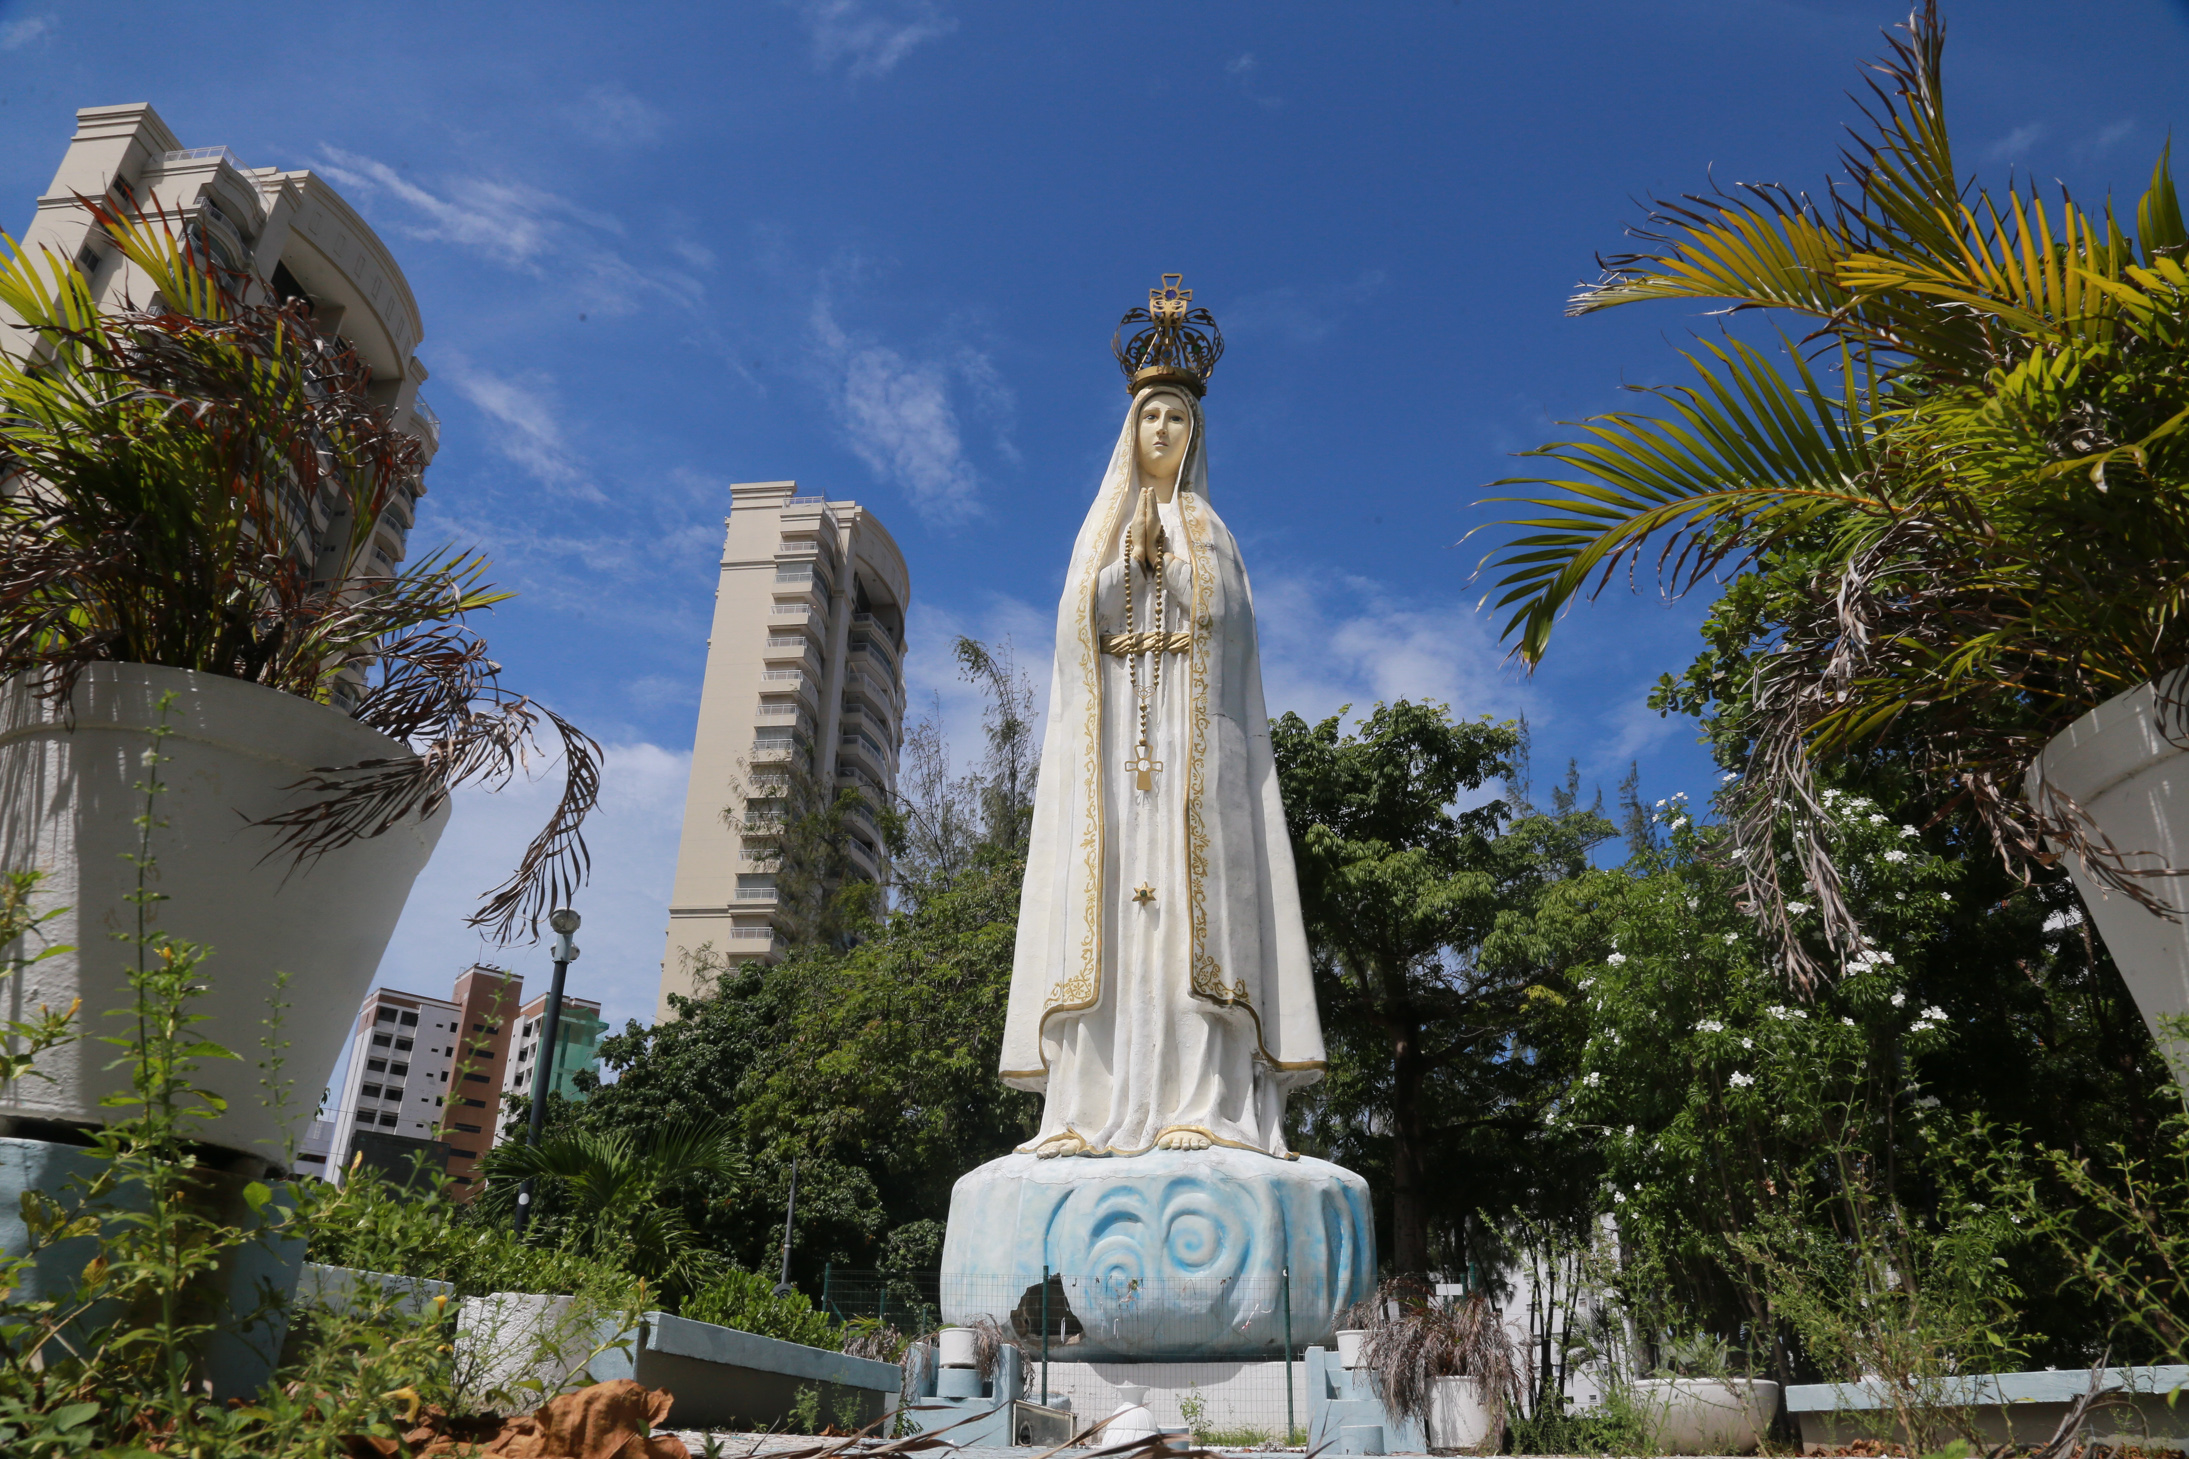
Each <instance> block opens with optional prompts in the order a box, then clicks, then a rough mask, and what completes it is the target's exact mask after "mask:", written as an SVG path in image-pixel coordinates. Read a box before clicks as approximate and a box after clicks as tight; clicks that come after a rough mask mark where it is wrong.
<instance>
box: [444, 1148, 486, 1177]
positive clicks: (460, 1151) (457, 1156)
mask: <svg viewBox="0 0 2189 1459" xmlns="http://www.w3.org/2000/svg"><path fill="white" fill-rule="evenodd" d="M478 1153H479V1152H478V1151H476V1150H466V1149H464V1148H463V1147H462V1146H461V1145H459V1146H457V1147H456V1148H455V1149H454V1150H451V1151H449V1152H448V1158H449V1159H451V1160H471V1159H474V1158H476V1157H477V1155H478ZM457 1179H459V1180H462V1179H463V1177H461V1176H458V1177H457ZM464 1183H465V1184H466V1185H469V1184H470V1182H469V1181H465V1182H464Z"/></svg>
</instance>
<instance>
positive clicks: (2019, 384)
mask: <svg viewBox="0 0 2189 1459" xmlns="http://www.w3.org/2000/svg"><path fill="white" fill-rule="evenodd" d="M1944 39H1945V32H1944V27H1943V25H1942V24H1941V22H1940V21H1939V19H1938V16H1937V13H1936V7H1935V5H1933V4H1931V3H1929V0H1926V3H1925V4H1924V5H1923V6H1922V8H1921V9H1920V10H1919V11H1918V12H1917V13H1916V15H1915V16H1914V17H1913V18H1912V19H1911V20H1910V22H1909V25H1908V27H1907V29H1906V31H1905V33H1904V35H1902V36H1900V37H1896V38H1894V39H1893V41H1892V49H1891V54H1890V55H1888V56H1887V57H1886V58H1885V59H1884V60H1882V61H1880V62H1879V63H1877V64H1876V66H1875V67H1874V68H1873V77H1874V87H1873V91H1874V94H1873V96H1872V97H1871V98H1870V100H1869V104H1868V108H1867V110H1866V112H1865V114H1864V117H1863V119H1862V121H1861V122H1860V123H1859V124H1858V125H1857V127H1856V129H1855V142H1854V146H1853V147H1852V148H1850V149H1849V150H1848V152H1847V153H1846V156H1847V159H1848V164H1849V175H1848V177H1847V178H1845V179H1844V180H1842V181H1838V182H1834V183H1833V184H1832V185H1831V187H1830V188H1829V190H1828V191H1826V192H1825V193H1824V194H1822V195H1821V196H1819V197H1810V196H1808V195H1803V194H1796V193H1794V192H1791V191H1789V190H1788V189H1785V188H1783V187H1777V186H1761V185H1742V186H1737V187H1735V188H1733V189H1731V190H1730V191H1717V192H1713V193H1711V194H1709V195H1707V196H1704V197H1701V198H1693V199H1685V200H1681V201H1678V202H1672V203H1661V204H1659V205H1658V207H1657V208H1656V209H1655V210H1654V212H1653V214H1652V217H1651V220H1650V224H1649V227H1648V229H1647V230H1646V232H1644V233H1643V234H1642V236H1643V237H1645V238H1646V239H1648V242H1647V243H1646V244H1645V245H1644V246H1643V247H1642V248H1641V249H1640V250H1639V251H1636V252H1633V253H1627V254H1622V255H1619V256H1617V257H1614V258H1613V259H1611V260H1609V267H1608V271H1607V272H1606V274H1605V276H1604V278H1603V279H1602V280H1601V281H1599V282H1598V283H1596V284H1594V285H1591V286H1589V287H1588V288H1585V289H1584V290H1582V291H1581V292H1580V294H1578V295H1577V296H1576V298H1575V300H1574V301H1573V308H1574V311H1575V312H1577V313H1579V312H1588V311H1591V310H1597V309H1604V308H1611V307H1615V306H1619V305H1624V304H1630V303H1635V302H1641V301H1648V300H1682V301H1696V302H1702V303H1706V304H1708V305H1710V306H1712V307H1713V308H1716V309H1719V310H1722V311H1726V312H1730V313H1741V312H1743V311H1759V312H1761V313H1762V314H1765V315H1768V316H1771V317H1772V318H1773V319H1774V321H1775V322H1778V323H1781V324H1782V325H1783V326H1784V327H1786V328H1788V329H1790V330H1792V331H1798V332H1799V338H1798V340H1797V339H1796V338H1794V337H1791V336H1788V335H1782V336H1780V337H1779V338H1778V339H1777V340H1775V341H1771V342H1769V343H1768V345H1767V347H1758V345H1756V344H1754V343H1751V342H1749V341H1747V340H1744V339H1741V338H1737V337H1736V338H1728V339H1727V340H1725V341H1723V342H1722V343H1714V342H1705V343H1703V344H1702V345H1700V346H1699V347H1698V348H1697V349H1696V350H1695V351H1694V352H1693V353H1692V354H1691V355H1690V356H1689V360H1690V363H1691V364H1692V365H1693V366H1694V371H1695V373H1694V374H1693V375H1692V376H1690V377H1689V379H1690V383H1688V384H1685V385H1680V386H1677V387H1668V388H1664V389H1660V390H1655V391H1651V392H1648V393H1649V394H1651V395H1653V396H1654V402H1653V404H1654V406H1655V409H1653V410H1652V411H1651V412H1648V413H1633V414H1618V415H1611V416H1605V417H1601V418H1598V419H1596V420H1592V421H1589V422H1587V423H1586V434H1585V435H1583V436H1582V437H1580V438H1578V439H1574V440H1570V441H1566V442H1561V443H1555V444H1552V445H1548V446H1545V447H1543V448H1541V450H1539V451H1538V452H1535V453H1533V454H1535V455H1537V456H1539V457H1542V458H1545V459H1546V461H1547V462H1548V463H1549V466H1548V470H1549V472H1550V474H1548V475H1545V476H1541V477H1529V478H1523V479H1520V480H1518V481H1516V482H1514V483H1510V484H1514V485H1520V486H1523V487H1527V488H1530V489H1532V490H1534V491H1536V492H1539V493H1541V494H1539V495H1531V496H1528V497H1524V498H1521V499H1519V500H1520V501H1521V503H1522V506H1521V510H1520V512H1519V514H1518V515H1516V516H1515V517H1514V518H1513V519H1512V520H1510V521H1509V522H1508V523H1507V524H1506V525H1507V527H1508V528H1509V529H1510V531H1511V534H1512V535H1511V537H1510V538H1509V540H1508V541H1507V542H1506V544H1505V545H1504V546H1503V547H1502V548H1501V549H1500V550H1499V551H1498V552H1497V553H1496V554H1494V557H1495V564H1496V565H1495V567H1494V568H1493V571H1497V570H1502V576H1501V577H1500V578H1499V579H1498V587H1499V588H1500V589H1502V590H1503V596H1502V597H1501V599H1500V600H1499V601H1500V606H1505V607H1511V608H1512V609H1513V610H1514V612H1513V617H1512V619H1511V620H1510V621H1509V622H1508V624H1507V625H1506V631H1507V633H1508V634H1509V635H1512V636H1514V638H1515V640H1516V652H1518V654H1519V655H1520V656H1521V657H1522V658H1523V659H1525V660H1527V661H1528V662H1530V663H1533V662H1536V661H1538V660H1539V659H1540V658H1541V656H1542V654H1543V653H1544V652H1545V650H1546V648H1547V646H1548V642H1549V638H1550V635H1551V631H1552V627H1553V625H1554V623H1555V622H1556V620H1557V616H1558V614H1559V612H1560V610H1561V609H1562V608H1563V607H1564V606H1565V605H1566V604H1568V603H1569V602H1571V601H1572V599H1573V598H1574V597H1575V596H1576V595H1579V594H1584V593H1587V592H1590V591H1592V590H1601V588H1602V587H1603V586H1604V585H1605V584H1606V583H1607V582H1609V581H1610V580H1611V579H1612V577H1613V576H1614V575H1615V574H1616V572H1617V570H1618V568H1619V567H1620V566H1621V564H1622V563H1630V564H1631V563H1634V562H1636V561H1637V560H1638V557H1639V554H1641V553H1642V552H1644V551H1645V550H1650V549H1652V548H1654V549H1655V550H1657V551H1658V553H1659V556H1658V562H1659V565H1660V568H1661V570H1662V574H1663V578H1664V581H1665V583H1666V585H1667V586H1668V587H1669V588H1671V589H1673V590H1675V591H1678V590H1682V589H1686V588H1691V587H1696V586H1700V585H1703V584H1706V583H1716V582H1717V581H1719V580H1720V575H1721V573H1722V572H1728V571H1729V572H1731V573H1732V574H1734V575H1735V576H1736V577H1737V576H1739V575H1740V574H1741V573H1743V572H1758V573H1763V574H1775V573H1778V570H1779V569H1780V568H1782V567H1786V566H1791V565H1793V564H1796V563H1798V564H1799V565H1800V567H1801V569H1802V571H1801V572H1800V573H1798V574H1792V573H1788V574H1782V575H1779V576H1778V577H1777V580H1776V582H1775V583H1774V584H1773V585H1772V588H1771V590H1770V592H1769V594H1768V596H1769V598H1770V599H1771V603H1770V608H1769V614H1770V624H1769V630H1770V634H1771V638H1772V648H1773V652H1772V653H1771V654H1770V655H1769V656H1767V657H1758V658H1756V659H1754V660H1753V661H1752V662H1750V663H1748V664H1746V665H1744V666H1743V667H1744V668H1746V669H1747V670H1748V671H1749V672H1750V675H1751V678H1752V680H1753V682H1752V683H1751V684H1749V685H1748V686H1746V687H1745V689H1744V693H1745V695H1746V698H1747V703H1748V710H1749V714H1748V719H1747V723H1746V725H1745V726H1744V733H1745V735H1746V736H1747V740H1748V753H1747V758H1746V762H1745V765H1744V767H1743V768H1744V769H1745V771H1746V773H1745V774H1744V775H1743V776H1742V778H1741V779H1740V780H1739V781H1738V782H1736V783H1735V785H1734V786H1733V787H1732V791H1731V801H1730V803H1729V805H1728V826H1729V829H1730V830H1731V832H1732V834H1733V835H1734V836H1735V838H1736V839H1737V840H1738V842H1739V844H1740V845H1741V846H1742V847H1744V848H1745V849H1747V850H1748V851H1749V852H1750V853H1751V854H1750V856H1749V858H1748V861H1747V863H1746V865H1745V867H1744V874H1745V881H1746V886H1745V891H1744V895H1745V896H1746V897H1747V899H1748V900H1749V901H1750V902H1751V903H1752V904H1753V905H1754V906H1755V908H1756V909H1757V911H1758V915H1759V916H1761V917H1763V918H1764V924H1763V925H1764V926H1765V927H1766V928H1767V929H1768V930H1769V932H1770V934H1771V936H1772V937H1773V938H1774V939H1775V941H1776V942H1777V943H1778V946H1779V952H1780V955H1781V956H1782V957H1783V958H1784V959H1785V962H1786V971H1787V972H1788V974H1789V975H1790V976H1792V977H1793V978H1794V979H1795V980H1796V981H1797V982H1800V983H1802V984H1804V985H1806V984H1808V983H1811V982H1814V981H1816V980H1817V979H1820V978H1826V977H1829V976H1830V969H1831V968H1832V966H1833V965H1835V964H1836V963H1837V962H1838V961H1840V960H1842V959H1844V958H1845V957H1846V956H1847V955H1848V954H1849V953H1851V952H1852V951H1854V950H1855V949H1856V948H1858V947H1860V946H1861V939H1862V937H1863V935H1864V934H1863V931H1862V929H1861V927H1860V926H1859V924H1858V923H1856V922H1855V921H1854V920H1853V918H1852V915H1851V910H1850V906H1849V903H1848V902H1847V900H1846V898H1845V897H1844V896H1843V894H1842V891H1841V886H1840V882H1841V876H1840V869H1839V868H1838V867H1837V866H1836V865H1835V863H1834V862H1833V861H1832V859H1831V855H1830V851H1829V847H1828V846H1827V844H1826V843H1825V840H1824V839H1823V838H1822V837H1821V835H1820V833H1818V831H1817V826H1818V822H1817V819H1816V815H1815V812H1816V810H1817V799H1816V797H1817V791H1818V789H1819V781H1818V780H1817V774H1818V772H1819V770H1820V768H1821V767H1828V766H1830V765H1832V764H1836V763H1839V762H1841V761H1848V762H1855V763H1859V762H1860V761H1861V759H1862V757H1863V755H1864V754H1865V753H1866V752H1867V750H1868V749H1869V748H1870V747H1871V746H1873V745H1875V744H1876V743H1877V742H1878V740H1879V738H1880V737H1881V736H1884V735H1892V736H1895V737H1896V738H1897V741H1898V746H1899V756H1900V762H1901V768H1902V769H1903V770H1904V771H1905V772H1906V773H1907V774H1909V775H1910V776H1911V777H1912V782H1913V783H1912V785H1911V789H1918V790H1920V792H1921V794H1922V797H1923V799H1924V800H1925V801H1926V802H1927V803H1928V805H1929V806H1930V808H1931V809H1933V810H1937V809H1943V808H1952V809H1955V810H1957V811H1960V812H1965V813H1966V814H1967V815H1968V816H1969V817H1970V819H1971V823H1972V824H1973V825H1975V826H1976V827H1978V828H1980V829H1981V830H1982V831H1983V832H1984V833H1985V834H1986V836H1987V837H1988V839H1989V841H1990V843H1991V845H1990V850H1991V852H1992V854H1995V855H1998V856H2000V857H2001V858H2003V859H2004V860H2005V861H2006V863H2007V864H2008V865H2009V866H2010V867H2011V868H2013V869H2014V870H2016V871H2017V872H2018V873H2020V874H2025V875H2026V874H2033V873H2034V869H2035V868H2036V867H2038V866H2040V865H2043V864H2045V863H2046V862H2047V861H2048V859H2049V858H2048V855H2047V853H2046V852H2045V851H2044V849H2043V845H2042V840H2043V839H2049V840H2050V841H2051V842H2052V843H2053V844H2054V845H2055V846H2067V847H2074V848H2077V849H2079V850H2080V851H2082V852H2084V853H2087V855H2088V858H2089V860H2090V862H2091V864H2092V867H2093V870H2094V871H2095V872H2096V873H2097V874H2098V875H2099V876H2100V877H2101V878H2102V879H2103V880H2105V881H2107V882H2108V884H2109V885H2110V886H2112V888H2113V889H2114V890H2116V891H2118V892H2120V893H2121V894H2124V895H2127V896H2130V897H2133V898H2137V899H2146V898H2148V897H2149V895H2150V893H2149V891H2148V890H2147V888H2146V886H2145V885H2144V877H2143V876H2139V875H2138V874H2137V873H2136V872H2135V871H2134V870H2133V869H2131V868H2130V867H2128V866H2127V865H2125V864H2124V863H2123V862H2122V860H2121V854H2122V853H2129V852H2133V851H2135V850H2136V849H2137V848H2132V847H2130V848H2109V847H2107V846H2105V845H2103V844H2102V837H2099V836H2098V835H2097V833H2096V831H2095V828H2094V827H2093V826H2091V825H2090V824H2089V823H2088V821H2087V819H2086V818H2085V817H2084V815H2083V814H2082V813H2081V811H2080V809H2079V808H2078V807H2076V806H2074V805H2073V804H2072V802H2069V801H2065V800H2062V799H2060V798H2059V797H2058V796H2057V795H2056V794H2054V793H2050V792H2048V793H2047V794H2046V795H2045V796H2044V797H2043V800H2042V803H2040V804H2034V805H2033V804H2030V803H2027V802H2026V801H2025V799H2024V794H2023V772H2024V770H2025V768H2026V767H2027V766H2028V765H2029V764H2030V762H2031V759H2032V757H2033V756H2034V755H2035V753H2036V751H2037V750H2038V749H2039V748H2040V747H2041V746H2042V745H2043V744H2044V743H2045V742H2046V741H2047V740H2048V739H2049V738H2050V737H2051V736H2053V735H2054V734H2056V733H2058V732H2059V731H2060V730H2061V729H2063V728H2064V727H2065V726H2066V725H2068V724H2069V723H2070V722H2072V721H2073V720H2074V719H2075V718H2077V717H2078V716H2079V715H2081V714H2082V713H2084V712H2085V711H2086V710H2088V709H2090V708H2091V707H2092V706H2094V705H2096V704H2098V703H2100V702H2102V701H2104V700H2106V699H2108V698H2111V697H2112V696H2114V695H2117V694H2119V693H2122V692H2124V691H2126V690H2129V689H2131V688H2134V687H2135V686H2137V685H2140V684H2144V683H2146V682H2149V681H2152V680H2159V679H2164V676H2167V675H2169V674H2170V673H2171V672H2172V671H2174V670H2177V669H2180V668H2182V667H2184V666H2185V665H2189V615H2185V614H2184V613H2183V611H2182V608H2183V594H2184V593H2185V592H2189V493H2185V492H2184V489H2183V488H2184V483H2185V482H2189V435H2185V434H2184V432H2185V430H2189V388H2185V387H2184V384H2183V382H2184V380H2185V379H2189V272H2184V268H2183V256H2184V253H2185V252H2189V229H2185V227H2184V224H2183V221H2182V215H2181V209H2180V206H2179V204H2178V201H2177V199H2176V196H2175V190H2174V185H2173V181H2172V178H2171V175H2170V173H2169V169H2168V159H2167V157H2166V155H2165V154H2164V153H2162V154H2161V155H2160V157H2159V159H2158V161H2157V163H2156V165H2155V167H2154V168H2153V171H2152V176H2151V183H2150V186H2149V188H2148V189H2147V190H2146V192H2145V193H2144V195H2143V197H2142V198H2141V200H2140V201H2139V202H2138V204H2137V208H2136V217H2135V219H2134V226H2135V230H2136V236H2135V237H2133V238H2131V237H2130V236H2129V234H2128V233H2127V231H2125V228H2124V226H2123V224H2124V220H2122V219H2118V218H2116V217H2115V216H2114V214H2113V212H2112V210H2111V209H2110V207H2108V208H2106V209H2104V210H2103V211H2102V212H2100V213H2092V212H2089V211H2086V210H2085V209H2084V208H2082V207H2081V206H2079V205H2077V204H2076V203H2075V202H2074V201H2073V200H2072V199H2071V198H2066V197H2063V198H2062V199H2061V200H2060V202H2059V203H2058V204H2057V205H2056V206H2048V205H2047V204H2046V203H2045V201H2044V200H2043V199H2042V198H2040V197H2037V196H2033V195H2024V194H2023V193H2021V192H2020V191H2019V190H2017V189H2013V188H2010V189H2009V190H2008V192H2007V193H2006V194H2005V195H2004V196H2003V197H2002V196H1997V195H1994V194H1991V193H1989V192H1988V191H1986V190H1984V189H1982V188H1980V187H1978V186H1977V185H1976V183H1975V182H1974V180H1973V179H1970V178H1967V177H1965V176H1964V175H1963V173H1962V172H1961V171H1960V170H1959V167H1958V166H1957V163H1956V161H1955V157H1954V153H1953V148H1952V144H1951V140H1950V137H1949V133H1948V127H1947V116H1946V106H1945V88H1944V80H1943V54H1944ZM2166 682H2167V683H2168V684H2169V685H2171V682H2172V681H2170V680H2167V681H2166ZM2179 694H2180V691H2179V689H2178V688H2175V687H2168V688H2167V689H2166V691H2165V699H2166V712H2167V713H2168V714H2170V715H2173V716H2175V717H2177V718H2178V716H2179V715H2180V713H2181V712H2182V705H2181V704H2180V703H2178V702H2177V701H2178V699H2179ZM1789 808H1791V809H1792V810H1794V811H1798V812H1799V814H1798V815H1796V816H1794V818H1793V820H1792V821H1791V822H1789V820H1788V819H1787V816H1788V811H1789ZM1924 818H1925V819H1929V816H1928V815H1927V814H1926V816H1925V817H1924ZM1790 832H1791V833H1792V835H1793V845H1792V850H1793V853H1794V854H1793V859H1792V860H1791V861H1784V860H1782V859H1781V858H1780V857H1779V856H1778V855H1776V854H1775V853H1771V850H1770V848H1771V846H1772V845H1773V844H1774V843H1775V842H1776V841H1778V840H1779V839H1782V838H1784V837H1785V836H1787V835H1788V834H1789V833H1790ZM2145 875H2148V872H2146V873H2145ZM1789 901H1802V902H1806V903H1809V904H1811V905H1813V906H1815V907H1817V908H1819V909H1821V912H1822V916H1821V918H1817V919H1811V921H1810V922H1809V923H1808V924H1807V928H1808V931H1807V933H1805V934H1802V935H1797V928H1796V927H1795V924H1794V919H1793V918H1792V916H1791V914H1789V913H1788V912H1787V911H1786V910H1785V909H1786V904H1787V903H1788V902H1789Z"/></svg>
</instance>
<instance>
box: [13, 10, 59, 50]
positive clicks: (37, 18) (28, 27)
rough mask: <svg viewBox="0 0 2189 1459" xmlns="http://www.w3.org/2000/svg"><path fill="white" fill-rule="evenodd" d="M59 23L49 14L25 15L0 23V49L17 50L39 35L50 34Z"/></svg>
mask: <svg viewBox="0 0 2189 1459" xmlns="http://www.w3.org/2000/svg"><path fill="white" fill-rule="evenodd" d="M58 29H60V23H59V22H58V21H56V20H55V19H54V18H53V17H52V16H50V15H26V16H24V17H23V18H22V19H21V20H11V21H9V22H8V23H7V24H6V25H0V51H19V50H21V49H22V48H23V47H25V46H27V45H29V44H30V43H31V42H32V41H34V40H37V39H38V38H39V37H40V36H47V35H52V34H53V33H54V32H55V31H56V30H58Z"/></svg>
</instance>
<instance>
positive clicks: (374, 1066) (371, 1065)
mask: <svg viewBox="0 0 2189 1459" xmlns="http://www.w3.org/2000/svg"><path fill="white" fill-rule="evenodd" d="M365 1067H366V1068H367V1069H370V1070H371V1071H372V1072H373V1073H375V1074H385V1073H387V1072H388V1061H387V1060H386V1059H367V1060H366V1061H365Z"/></svg>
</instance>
